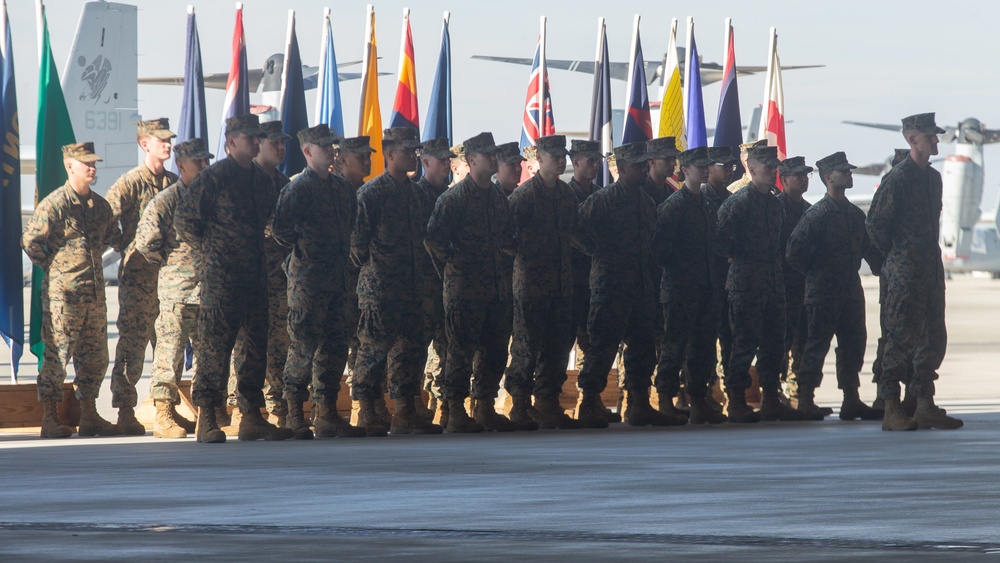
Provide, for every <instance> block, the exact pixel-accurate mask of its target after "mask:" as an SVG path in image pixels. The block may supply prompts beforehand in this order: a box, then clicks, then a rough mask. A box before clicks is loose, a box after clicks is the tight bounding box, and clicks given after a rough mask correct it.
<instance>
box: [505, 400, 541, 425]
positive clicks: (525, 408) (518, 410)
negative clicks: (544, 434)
mask: <svg viewBox="0 0 1000 563" xmlns="http://www.w3.org/2000/svg"><path fill="white" fill-rule="evenodd" d="M531 410H532V409H531V399H530V397H528V396H525V395H511V397H510V414H509V415H508V417H507V418H509V419H510V421H511V422H513V423H514V424H516V425H517V429H518V430H523V431H528V432H530V431H533V430H538V422H536V421H535V419H534V418H532V416H531Z"/></svg>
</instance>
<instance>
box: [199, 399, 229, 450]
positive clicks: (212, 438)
mask: <svg viewBox="0 0 1000 563" xmlns="http://www.w3.org/2000/svg"><path fill="white" fill-rule="evenodd" d="M216 411H217V409H216V408H215V407H199V408H198V422H197V425H196V426H195V436H196V438H197V440H198V441H199V442H201V443H203V444H222V443H224V442H225V441H226V433H225V432H223V431H222V430H220V429H219V423H218V422H216V420H215V413H216Z"/></svg>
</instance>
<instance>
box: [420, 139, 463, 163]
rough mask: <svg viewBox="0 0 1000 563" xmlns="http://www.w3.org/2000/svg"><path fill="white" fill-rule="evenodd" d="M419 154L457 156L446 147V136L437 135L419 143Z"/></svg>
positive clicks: (433, 156) (442, 156) (435, 156)
mask: <svg viewBox="0 0 1000 563" xmlns="http://www.w3.org/2000/svg"><path fill="white" fill-rule="evenodd" d="M420 154H421V156H423V155H427V156H429V157H431V158H455V157H456V156H458V155H457V154H455V152H454V151H452V150H451V149H450V148H449V147H448V139H447V137H438V138H437V139H430V140H427V141H424V142H423V143H420Z"/></svg>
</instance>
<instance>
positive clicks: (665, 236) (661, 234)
mask: <svg viewBox="0 0 1000 563" xmlns="http://www.w3.org/2000/svg"><path fill="white" fill-rule="evenodd" d="M673 207H674V206H673V204H672V203H671V201H670V200H669V199H668V200H667V201H665V202H663V204H662V205H660V208H659V209H657V211H656V222H655V223H654V224H653V240H652V242H651V246H650V249H651V251H652V254H653V261H654V262H656V264H657V265H659V266H660V267H661V268H666V267H667V265H668V264H669V263H670V254H671V252H672V251H673V248H672V247H673V241H674V240H677V221H676V220H675V217H674V209H673Z"/></svg>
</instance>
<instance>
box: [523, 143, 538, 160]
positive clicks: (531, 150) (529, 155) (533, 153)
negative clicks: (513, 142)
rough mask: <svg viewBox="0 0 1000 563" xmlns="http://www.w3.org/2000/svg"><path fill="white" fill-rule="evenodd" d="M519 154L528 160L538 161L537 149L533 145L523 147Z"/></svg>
mask: <svg viewBox="0 0 1000 563" xmlns="http://www.w3.org/2000/svg"><path fill="white" fill-rule="evenodd" d="M521 154H523V155H524V158H526V159H528V160H538V148H537V147H536V146H535V145H531V146H528V147H524V150H522V151H521Z"/></svg>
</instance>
